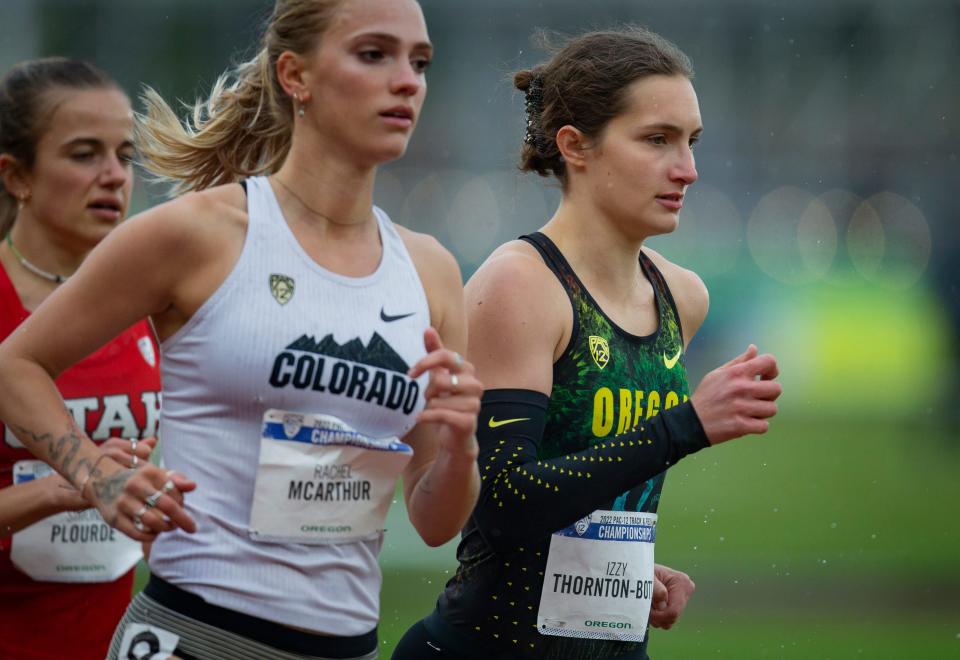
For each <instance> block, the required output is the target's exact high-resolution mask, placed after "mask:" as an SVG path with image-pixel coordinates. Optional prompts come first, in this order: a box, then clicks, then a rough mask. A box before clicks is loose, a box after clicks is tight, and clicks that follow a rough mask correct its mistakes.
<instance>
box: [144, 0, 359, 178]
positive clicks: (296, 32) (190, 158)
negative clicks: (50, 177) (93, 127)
mask: <svg viewBox="0 0 960 660" xmlns="http://www.w3.org/2000/svg"><path fill="white" fill-rule="evenodd" d="M343 2H344V0H277V1H276V5H275V6H274V8H273V14H272V15H271V17H270V21H269V23H268V24H267V28H266V31H265V32H264V35H263V47H262V48H261V50H260V52H259V53H258V54H257V56H256V57H255V58H254V59H252V60H250V61H249V62H245V63H244V64H241V65H240V66H238V67H237V68H236V69H235V70H234V71H232V72H228V73H225V74H223V75H222V76H220V78H218V79H217V82H216V84H215V85H214V86H213V90H212V91H211V93H210V98H208V99H207V100H206V101H197V102H196V103H195V104H194V105H193V109H192V112H191V117H190V118H188V119H186V120H185V121H184V122H183V124H181V123H180V121H179V119H178V118H177V115H176V113H175V112H174V111H173V110H172V109H171V108H170V106H169V105H167V103H166V102H165V101H164V100H163V99H162V98H161V97H160V95H159V94H157V92H156V91H154V90H153V89H151V88H149V87H147V88H146V90H145V91H144V93H143V95H142V96H141V100H142V101H143V102H144V104H145V105H146V112H145V113H144V114H143V115H138V116H137V128H136V131H137V142H138V147H139V148H140V153H141V155H142V156H143V158H144V166H145V167H146V168H147V169H148V170H150V171H151V172H153V173H154V174H156V175H157V176H158V177H159V178H160V179H161V180H164V179H166V180H172V181H173V193H175V194H179V193H183V192H188V191H191V190H204V189H206V188H210V187H212V186H216V185H220V184H224V183H233V182H236V181H239V180H241V179H244V178H246V177H249V176H256V175H260V174H272V173H274V172H276V171H277V170H278V169H279V168H280V166H281V165H282V164H283V161H284V159H286V157H287V153H288V152H289V151H290V136H291V135H292V131H293V103H292V102H291V100H290V97H289V96H287V94H286V93H285V92H284V90H283V88H282V87H281V86H280V84H279V82H277V76H276V66H277V60H278V59H279V57H280V55H281V54H282V53H283V52H284V51H290V52H293V53H297V54H299V55H306V54H307V53H309V52H310V51H311V50H312V49H313V48H315V47H316V45H317V43H318V41H319V39H320V37H321V36H322V35H323V33H324V32H325V31H326V29H327V27H328V26H329V25H330V22H331V21H332V19H333V16H334V15H335V14H336V12H337V11H338V10H339V8H340V6H341V5H342V4H343ZM188 107H189V106H188Z"/></svg>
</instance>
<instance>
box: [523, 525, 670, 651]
mask: <svg viewBox="0 0 960 660" xmlns="http://www.w3.org/2000/svg"><path fill="white" fill-rule="evenodd" d="M656 536H657V515H656V514H655V513H638V512H632V511H594V512H593V513H591V514H590V515H589V516H587V517H585V518H583V519H581V520H578V521H577V522H576V523H575V524H573V525H571V526H570V527H567V528H565V529H562V530H560V531H559V532H555V533H554V534H553V536H552V537H551V538H550V553H549V555H548V556H547V568H546V570H545V571H544V577H543V591H542V593H541V595H540V610H539V611H538V612H537V630H538V631H539V632H540V634H542V635H557V636H560V637H578V638H581V639H611V640H617V641H624V642H642V641H643V639H644V637H645V636H646V634H647V620H648V619H649V617H650V604H651V601H652V598H653V579H654V573H653V545H654V541H655V540H656Z"/></svg>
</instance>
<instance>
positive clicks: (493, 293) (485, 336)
mask: <svg viewBox="0 0 960 660" xmlns="http://www.w3.org/2000/svg"><path fill="white" fill-rule="evenodd" d="M465 294H466V304H467V319H468V322H469V325H468V327H469V330H470V355H471V359H472V360H473V362H474V364H475V365H477V369H478V375H479V377H480V379H481V380H482V381H483V382H484V384H485V385H486V386H487V387H488V388H498V387H500V388H503V387H510V388H524V389H534V390H538V391H542V392H544V393H549V392H550V387H551V385H552V365H553V362H554V361H555V360H556V359H557V358H558V357H559V355H560V354H561V353H562V352H563V350H564V349H565V348H566V345H567V342H568V341H569V338H570V332H571V331H572V327H573V315H572V313H571V307H570V300H569V298H568V297H567V294H566V292H565V291H564V289H563V287H562V286H561V285H560V282H559V280H557V278H556V276H555V275H554V274H553V272H552V271H551V270H550V269H549V268H548V267H547V265H546V264H545V263H544V262H543V259H542V258H541V257H540V255H539V254H538V253H537V251H536V250H535V249H534V248H533V247H532V246H530V245H529V244H528V243H525V242H523V241H511V242H509V243H506V244H504V245H502V246H501V247H499V248H498V249H497V250H495V251H494V252H493V254H491V255H490V257H489V258H488V259H487V260H486V262H484V263H483V265H482V266H480V268H479V269H477V272H476V273H474V275H473V277H471V278H470V281H469V282H467V286H466V289H465Z"/></svg>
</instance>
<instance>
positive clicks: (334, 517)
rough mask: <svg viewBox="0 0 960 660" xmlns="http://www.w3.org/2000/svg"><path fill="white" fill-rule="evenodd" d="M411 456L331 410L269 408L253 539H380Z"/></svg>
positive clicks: (252, 515)
mask: <svg viewBox="0 0 960 660" xmlns="http://www.w3.org/2000/svg"><path fill="white" fill-rule="evenodd" d="M412 457H413V449H412V448H411V447H410V446H409V445H406V444H404V443H403V442H400V441H399V440H397V439H396V438H389V439H386V440H375V439H373V438H368V437H367V436H365V435H363V434H362V433H360V432H358V431H356V430H354V429H353V428H351V427H350V426H349V425H347V424H345V423H344V422H342V421H340V420H339V419H337V418H336V417H332V416H330V415H308V414H301V413H290V412H285V411H282V410H268V411H267V412H266V413H265V414H264V416H263V427H262V431H261V434H260V466H259V468H258V470H257V483H256V487H255V489H254V494H253V507H252V509H251V512H250V537H251V538H252V539H254V540H255V541H262V542H277V541H280V542H293V543H316V544H324V543H345V542H349V541H357V540H360V539H367V538H375V537H376V536H377V535H379V534H380V533H381V532H382V531H383V528H384V527H383V524H384V520H385V519H386V516H387V510H388V509H389V508H390V502H391V501H392V500H393V493H394V487H395V485H396V482H397V477H398V476H400V473H401V472H402V471H403V468H404V467H405V466H406V465H407V463H408V462H409V461H410V459H411V458H412Z"/></svg>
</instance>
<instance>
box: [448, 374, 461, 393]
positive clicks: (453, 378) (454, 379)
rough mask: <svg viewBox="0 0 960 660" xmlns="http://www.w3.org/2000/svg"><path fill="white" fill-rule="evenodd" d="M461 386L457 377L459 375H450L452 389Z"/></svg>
mask: <svg viewBox="0 0 960 660" xmlns="http://www.w3.org/2000/svg"><path fill="white" fill-rule="evenodd" d="M459 384H460V379H459V378H458V377H457V374H450V388H451V389H454V390H455V389H457V386H458V385H459Z"/></svg>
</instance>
